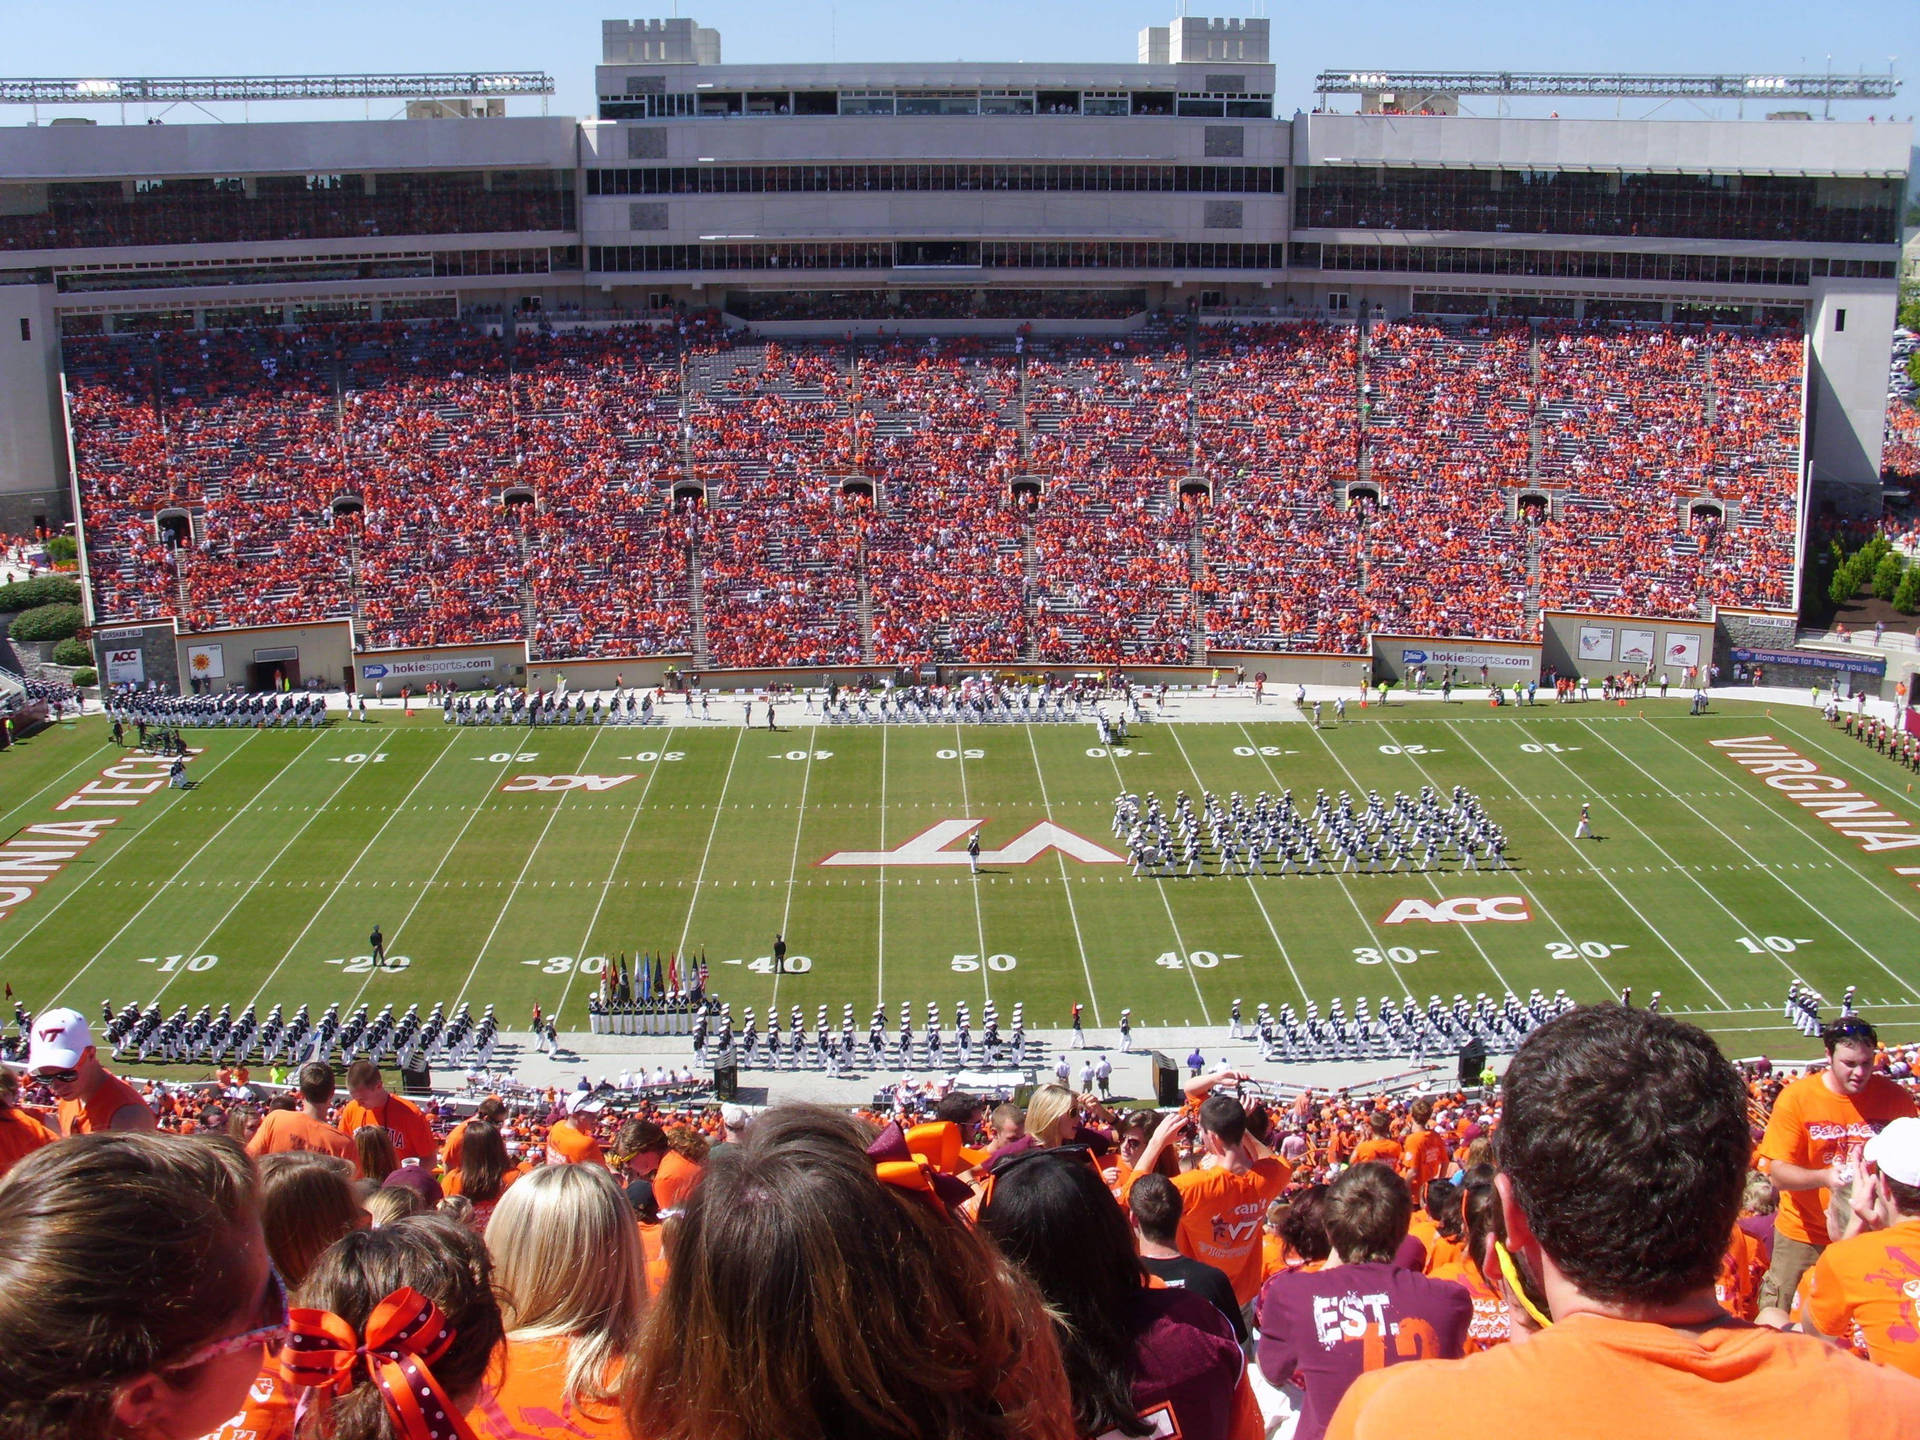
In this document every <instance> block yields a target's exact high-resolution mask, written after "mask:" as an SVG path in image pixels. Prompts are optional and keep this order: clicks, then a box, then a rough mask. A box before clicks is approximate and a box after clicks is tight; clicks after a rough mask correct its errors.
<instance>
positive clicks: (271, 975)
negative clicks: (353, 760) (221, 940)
mask: <svg viewBox="0 0 1920 1440" xmlns="http://www.w3.org/2000/svg"><path fill="white" fill-rule="evenodd" d="M456 738H457V732H456V733H455V734H453V735H449V736H448V737H447V741H446V744H444V745H443V746H441V748H440V753H439V754H438V755H436V756H434V757H433V764H432V765H429V766H427V768H426V769H424V770H422V771H421V772H420V778H419V779H418V780H416V781H414V782H413V785H412V787H411V788H410V789H408V791H407V793H406V794H405V795H403V796H401V797H400V803H399V804H398V805H396V806H394V808H393V811H392V813H390V814H389V815H388V816H387V818H386V819H385V820H383V821H381V822H380V828H379V829H378V830H376V831H374V832H373V838H372V839H371V840H369V841H367V843H366V844H365V845H363V846H362V847H361V848H360V853H359V854H358V855H356V856H354V857H353V863H352V864H351V865H349V866H348V867H347V868H346V869H345V870H343V871H341V872H340V876H339V879H340V881H345V880H346V879H347V877H348V876H350V875H352V874H353V872H354V871H356V870H358V869H359V868H360V862H361V861H362V860H365V859H366V858H367V856H368V854H369V853H371V852H372V850H373V847H374V846H375V845H376V844H377V843H378V842H379V840H380V837H381V836H382V835H384V834H386V833H387V826H389V825H391V824H393V822H394V821H395V820H397V819H399V818H400V812H401V811H402V810H405V809H406V808H407V802H408V801H409V800H411V799H413V797H414V794H415V792H416V791H418V790H419V789H420V787H421V786H422V785H424V784H426V782H427V777H428V776H429V775H431V774H433V772H434V769H435V768H436V767H437V766H438V765H439V764H440V762H441V761H442V760H444V759H446V758H447V755H448V753H449V752H450V751H451V750H452V749H453V742H454V740H455V739H456ZM353 768H354V769H356V770H364V769H366V768H367V767H366V766H364V765H356V766H354V767H353ZM339 893H340V891H339V889H338V886H337V885H335V886H330V887H329V888H328V890H327V894H326V896H325V897H324V898H323V899H322V900H321V901H320V903H319V905H317V906H316V907H315V908H314V912H313V914H311V915H309V916H308V917H307V923H306V924H305V925H302V926H301V927H300V933H299V934H298V935H296V936H294V937H293V943H292V944H291V945H289V946H287V953H286V954H284V955H282V956H281V957H280V963H279V964H277V965H275V966H274V967H273V969H272V970H270V971H268V972H267V978H266V979H264V980H262V981H261V982H260V985H259V988H258V989H256V990H255V991H254V992H253V997H252V998H251V999H249V1000H248V1001H247V1003H248V1004H249V1005H253V1004H257V1003H258V1002H259V1000H260V997H261V996H262V995H264V994H265V993H266V990H267V986H269V985H271V984H272V983H273V982H274V979H275V977H277V976H278V975H279V974H280V972H281V970H282V969H284V968H285V967H286V963H287V962H288V961H289V960H291V959H292V958H293V952H294V951H296V950H298V949H299V948H300V943H301V941H303V940H305V939H306V938H307V932H308V931H309V930H311V929H313V926H314V922H315V921H317V920H318V919H319V918H320V916H321V915H322V914H323V913H325V911H326V909H327V907H328V906H329V905H331V904H332V903H333V902H334V899H335V898H336V897H337V896H338V895H339Z"/></svg>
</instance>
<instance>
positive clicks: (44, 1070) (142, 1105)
mask: <svg viewBox="0 0 1920 1440" xmlns="http://www.w3.org/2000/svg"><path fill="white" fill-rule="evenodd" d="M27 1074H29V1075H30V1076H32V1077H33V1078H34V1079H35V1080H38V1081H39V1082H40V1083H41V1084H43V1085H45V1086H46V1087H47V1089H49V1090H51V1091H52V1092H53V1098H54V1099H55V1100H57V1101H59V1102H60V1133H61V1134H62V1135H93V1134H97V1133H99V1132H100V1131H102V1130H152V1129H154V1128H155V1127H156V1126H157V1125H158V1124H159V1121H158V1120H157V1119H156V1118H155V1117H154V1113H153V1111H152V1110H150V1109H149V1108H147V1102H146V1101H144V1100H142V1099H141V1098H140V1096H139V1093H138V1092H137V1091H135V1090H134V1088H133V1087H132V1086H131V1085H129V1084H127V1082H126V1081H124V1080H122V1079H120V1078H119V1077H118V1076H116V1075H109V1074H108V1073H107V1070H106V1067H105V1066H103V1065H102V1064H101V1063H100V1056H99V1053H98V1052H97V1051H96V1050H95V1049H94V1048H93V1031H92V1030H91V1029H90V1028H88V1025H87V1021H86V1017H85V1016H83V1015H82V1014H81V1013H80V1012H79V1011H78V1010H48V1011H45V1012H43V1013H42V1014H39V1015H36V1016H34V1017H33V1040H32V1042H31V1043H30V1044H29V1045H28V1047H27Z"/></svg>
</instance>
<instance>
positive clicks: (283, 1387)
mask: <svg viewBox="0 0 1920 1440" xmlns="http://www.w3.org/2000/svg"><path fill="white" fill-rule="evenodd" d="M299 1396H300V1391H299V1390H298V1389H297V1388H296V1387H295V1386H294V1385H293V1383H292V1382H291V1381H290V1380H289V1379H288V1378H287V1372H286V1371H285V1370H284V1369H283V1368H282V1367H281V1364H280V1357H279V1356H277V1355H271V1356H268V1357H267V1359H266V1362H265V1363H264V1364H262V1365H261V1367H260V1373H259V1374H258V1375H256V1376H254V1379H253V1384H252V1385H251V1386H249V1387H248V1389H247V1398H246V1403H245V1404H243V1405H242V1406H241V1407H240V1410H239V1413H238V1414H236V1415H235V1416H234V1417H233V1418H232V1419H231V1420H229V1421H227V1422H226V1424H224V1425H222V1426H221V1427H220V1428H219V1429H218V1430H216V1431H214V1432H213V1433H212V1434H211V1435H207V1436H203V1437H202V1440H293V1418H294V1402H295V1401H296V1400H298V1399H299Z"/></svg>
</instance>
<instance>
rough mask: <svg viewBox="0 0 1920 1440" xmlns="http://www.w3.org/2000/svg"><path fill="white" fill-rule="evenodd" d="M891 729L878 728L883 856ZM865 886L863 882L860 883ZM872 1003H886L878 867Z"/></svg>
mask: <svg viewBox="0 0 1920 1440" xmlns="http://www.w3.org/2000/svg"><path fill="white" fill-rule="evenodd" d="M892 728H893V727H892V726H891V725H882V726H881V727H880V849H881V852H882V853H883V854H884V853H885V851H886V848H887V732H888V731H889V730H891V729H892ZM860 883H861V884H863V885H864V884H865V883H866V882H865V881H864V880H863V881H861V882H860ZM873 968H874V977H873V1003H874V1004H875V1005H876V1006H880V1005H885V1004H886V1003H887V867H886V866H884V865H882V866H881V867H880V915H879V923H878V927H877V930H876V933H875V935H874V939H873Z"/></svg>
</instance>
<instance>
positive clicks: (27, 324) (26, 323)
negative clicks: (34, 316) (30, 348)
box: [20, 315, 33, 340]
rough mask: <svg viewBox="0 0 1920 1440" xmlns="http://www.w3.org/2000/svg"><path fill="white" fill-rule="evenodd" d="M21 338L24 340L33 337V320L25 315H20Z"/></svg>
mask: <svg viewBox="0 0 1920 1440" xmlns="http://www.w3.org/2000/svg"><path fill="white" fill-rule="evenodd" d="M20 338H21V339H22V340H31V339H33V321H31V320H29V319H28V318H27V317H26V316H25V315H22V316H21V317H20Z"/></svg>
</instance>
